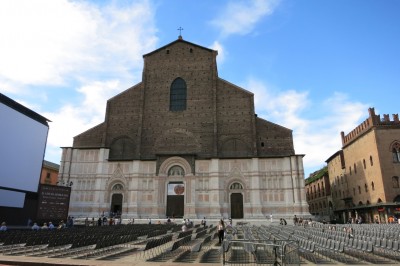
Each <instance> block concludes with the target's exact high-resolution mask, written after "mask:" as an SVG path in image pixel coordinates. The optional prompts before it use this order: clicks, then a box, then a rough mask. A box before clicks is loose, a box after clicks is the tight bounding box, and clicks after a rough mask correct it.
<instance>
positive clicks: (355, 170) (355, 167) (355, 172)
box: [354, 163, 357, 174]
mask: <svg viewBox="0 0 400 266" xmlns="http://www.w3.org/2000/svg"><path fill="white" fill-rule="evenodd" d="M354 174H357V166H356V164H355V163H354Z"/></svg>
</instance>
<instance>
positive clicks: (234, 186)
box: [229, 182, 243, 190]
mask: <svg viewBox="0 0 400 266" xmlns="http://www.w3.org/2000/svg"><path fill="white" fill-rule="evenodd" d="M229 190H243V185H242V184H241V183H240V182H233V183H231V184H230V186H229Z"/></svg>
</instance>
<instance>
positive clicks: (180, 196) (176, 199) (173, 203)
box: [166, 182, 185, 218]
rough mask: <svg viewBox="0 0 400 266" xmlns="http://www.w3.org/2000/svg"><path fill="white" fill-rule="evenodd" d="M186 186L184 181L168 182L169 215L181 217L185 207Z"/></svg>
mask: <svg viewBox="0 0 400 266" xmlns="http://www.w3.org/2000/svg"><path fill="white" fill-rule="evenodd" d="M184 194H185V186H184V184H183V182H170V183H168V193H167V213H166V216H167V217H174V218H181V217H183V216H184V214H185V213H184V209H185V204H184V202H185V196H184Z"/></svg>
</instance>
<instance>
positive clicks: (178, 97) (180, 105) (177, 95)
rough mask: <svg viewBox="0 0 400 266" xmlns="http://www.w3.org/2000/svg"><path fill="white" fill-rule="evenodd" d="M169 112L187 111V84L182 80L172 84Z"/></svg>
mask: <svg viewBox="0 0 400 266" xmlns="http://www.w3.org/2000/svg"><path fill="white" fill-rule="evenodd" d="M169 110H170V111H184V110H186V82H185V81H184V80H183V79H181V78H177V79H175V80H174V81H173V82H172V84H171V89H170V101H169Z"/></svg>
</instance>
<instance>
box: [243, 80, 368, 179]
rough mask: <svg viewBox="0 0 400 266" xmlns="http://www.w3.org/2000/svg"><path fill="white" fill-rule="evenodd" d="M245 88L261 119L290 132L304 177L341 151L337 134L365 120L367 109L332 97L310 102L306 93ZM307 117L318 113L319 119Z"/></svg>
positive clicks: (256, 85)
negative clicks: (301, 164) (303, 169)
mask: <svg viewBox="0 0 400 266" xmlns="http://www.w3.org/2000/svg"><path fill="white" fill-rule="evenodd" d="M244 88H247V89H249V90H250V91H252V92H253V93H254V99H255V108H256V111H257V112H258V114H259V116H260V117H261V118H264V119H266V120H269V121H271V122H274V123H277V124H279V125H282V126H285V127H287V128H289V129H292V130H293V138H294V146H295V151H296V154H305V157H304V158H303V162H304V167H305V175H306V177H308V174H310V173H311V172H312V171H315V170H318V169H319V168H321V167H322V166H324V165H325V164H326V163H325V160H326V159H328V158H329V157H330V156H331V155H333V154H334V153H335V152H336V151H338V150H340V149H341V147H342V143H341V137H340V132H341V131H344V132H345V133H348V132H349V131H350V130H352V129H353V128H354V127H356V126H357V125H358V124H359V123H360V122H361V121H363V120H365V119H366V117H367V116H368V113H367V111H368V105H366V104H363V103H360V102H355V101H352V100H351V99H349V98H348V97H347V95H346V94H344V93H333V95H331V96H330V97H329V98H327V99H325V100H323V101H322V102H321V103H315V102H311V101H310V99H309V92H297V91H294V90H290V91H279V90H274V89H272V88H270V87H269V86H268V85H265V84H264V83H262V82H260V81H257V80H254V79H249V80H248V82H247V85H246V86H244ZM307 113H309V114H313V113H314V114H315V113H318V114H319V115H318V118H313V117H315V116H314V115H309V116H307Z"/></svg>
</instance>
